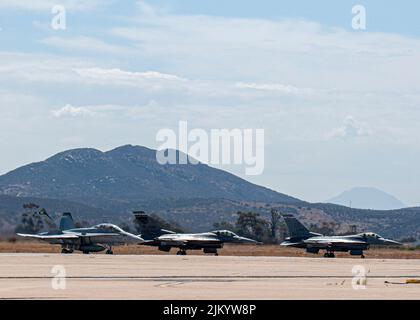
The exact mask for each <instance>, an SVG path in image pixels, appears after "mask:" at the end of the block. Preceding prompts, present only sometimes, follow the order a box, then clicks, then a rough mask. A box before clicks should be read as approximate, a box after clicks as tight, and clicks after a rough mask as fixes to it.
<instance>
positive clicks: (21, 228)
mask: <svg viewBox="0 0 420 320" xmlns="http://www.w3.org/2000/svg"><path fill="white" fill-rule="evenodd" d="M39 208H40V207H39V206H38V205H37V204H35V203H27V204H24V205H23V209H25V212H24V213H23V214H22V217H21V221H20V224H18V226H17V227H16V229H15V231H16V232H19V233H31V234H35V233H39V232H40V231H41V230H43V229H44V228H45V224H44V219H43V217H45V216H47V217H48V218H49V219H50V220H49V222H47V226H48V227H49V228H52V227H54V226H55V224H54V221H52V219H51V217H50V216H49V215H48V213H47V211H46V210H45V209H44V208H42V209H40V210H38V209H39Z"/></svg>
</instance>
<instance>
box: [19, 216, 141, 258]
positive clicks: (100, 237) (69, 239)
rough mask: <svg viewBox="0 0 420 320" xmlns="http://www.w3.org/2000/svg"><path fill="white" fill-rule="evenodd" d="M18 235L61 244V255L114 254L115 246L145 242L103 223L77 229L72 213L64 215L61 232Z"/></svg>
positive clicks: (116, 227)
mask: <svg viewBox="0 0 420 320" xmlns="http://www.w3.org/2000/svg"><path fill="white" fill-rule="evenodd" d="M17 235H19V236H21V237H26V238H32V239H39V240H43V241H46V242H49V243H50V244H60V245H61V248H62V249H61V253H73V252H74V250H78V251H82V252H83V253H84V254H89V253H90V252H100V251H103V250H106V254H113V251H112V247H113V246H117V245H123V244H126V243H142V242H144V240H143V239H142V238H141V237H140V236H136V235H134V234H131V233H129V232H126V231H124V230H122V229H121V228H120V227H118V226H116V225H113V224H110V223H102V224H98V225H96V226H93V227H89V228H76V227H75V224H74V221H73V217H72V215H71V214H70V213H64V214H63V216H62V218H61V220H60V230H57V231H50V232H43V233H40V234H22V233H18V234H17Z"/></svg>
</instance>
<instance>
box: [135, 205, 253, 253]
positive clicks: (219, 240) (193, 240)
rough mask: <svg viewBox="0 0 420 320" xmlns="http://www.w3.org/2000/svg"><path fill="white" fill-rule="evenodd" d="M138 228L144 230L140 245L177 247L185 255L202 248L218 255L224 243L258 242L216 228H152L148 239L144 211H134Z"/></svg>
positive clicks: (162, 249)
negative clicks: (192, 230) (185, 230)
mask: <svg viewBox="0 0 420 320" xmlns="http://www.w3.org/2000/svg"><path fill="white" fill-rule="evenodd" d="M134 215H135V217H136V220H137V222H138V224H139V225H140V228H142V229H143V230H145V232H144V233H143V232H142V237H144V238H145V241H144V243H142V245H146V246H155V247H158V249H159V250H160V251H165V252H169V251H170V250H171V249H172V248H178V249H179V250H178V252H177V255H186V254H187V250H203V252H204V253H210V254H214V255H216V256H217V255H218V252H217V249H221V248H223V245H224V244H225V243H254V244H256V243H258V242H257V241H255V240H252V239H248V238H244V237H240V236H238V235H236V234H235V233H233V232H231V231H228V230H217V231H212V232H205V233H175V232H172V231H169V230H164V229H162V230H160V232H159V233H160V234H156V232H157V231H156V230H154V229H155V228H153V234H154V236H155V237H154V238H152V239H148V238H147V236H146V234H148V233H150V232H148V231H146V229H147V230H148V228H147V224H148V223H149V220H152V221H154V220H155V219H152V218H150V217H149V216H147V215H146V214H145V213H144V212H135V213H134Z"/></svg>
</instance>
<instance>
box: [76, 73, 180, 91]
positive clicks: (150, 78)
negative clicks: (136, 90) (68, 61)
mask: <svg viewBox="0 0 420 320" xmlns="http://www.w3.org/2000/svg"><path fill="white" fill-rule="evenodd" d="M74 71H75V72H76V73H77V74H78V75H79V76H80V77H82V78H83V79H85V80H86V81H88V82H91V83H96V84H104V85H119V86H130V87H145V88H151V89H162V87H165V86H175V87H176V86H177V85H178V84H181V83H183V82H185V81H187V79H184V78H181V77H178V76H176V75H173V74H166V73H161V72H156V71H147V72H134V71H125V70H121V69H119V68H112V69H105V68H80V69H74Z"/></svg>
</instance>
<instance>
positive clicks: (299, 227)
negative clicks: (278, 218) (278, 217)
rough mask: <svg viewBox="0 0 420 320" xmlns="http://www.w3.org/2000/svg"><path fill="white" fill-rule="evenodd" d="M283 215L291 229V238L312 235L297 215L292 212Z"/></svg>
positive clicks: (288, 227)
mask: <svg viewBox="0 0 420 320" xmlns="http://www.w3.org/2000/svg"><path fill="white" fill-rule="evenodd" d="M282 216H283V219H284V222H285V223H286V226H287V229H288V230H289V236H290V238H304V237H309V236H311V235H312V234H311V232H310V231H309V230H308V229H307V228H306V227H305V226H304V225H303V224H302V223H301V222H300V221H299V220H298V219H297V218H296V217H295V216H293V215H291V214H283V215H282Z"/></svg>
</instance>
